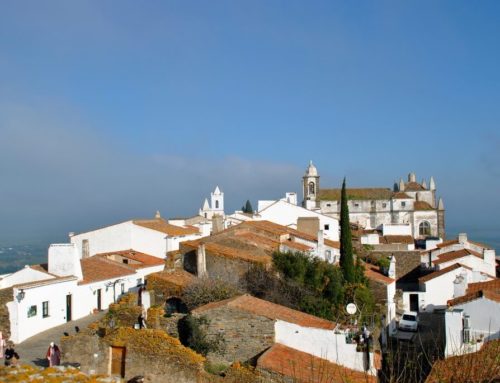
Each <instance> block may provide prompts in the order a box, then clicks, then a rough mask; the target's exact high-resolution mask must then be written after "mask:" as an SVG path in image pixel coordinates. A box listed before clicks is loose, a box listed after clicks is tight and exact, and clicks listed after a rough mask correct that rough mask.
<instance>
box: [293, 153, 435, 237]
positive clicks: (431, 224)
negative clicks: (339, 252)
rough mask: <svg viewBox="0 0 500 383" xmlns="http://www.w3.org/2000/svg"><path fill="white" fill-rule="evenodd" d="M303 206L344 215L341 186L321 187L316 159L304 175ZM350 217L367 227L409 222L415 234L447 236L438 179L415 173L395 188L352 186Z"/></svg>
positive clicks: (348, 194) (414, 235) (350, 189)
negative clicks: (438, 193)
mask: <svg viewBox="0 0 500 383" xmlns="http://www.w3.org/2000/svg"><path fill="white" fill-rule="evenodd" d="M302 180H303V182H302V184H303V193H304V200H303V203H302V204H303V206H304V207H305V208H307V209H309V210H316V211H319V212H321V213H322V214H325V215H328V216H331V217H334V218H337V219H339V218H340V194H341V189H322V188H320V182H319V180H320V176H319V173H318V170H317V169H316V167H315V166H314V165H313V163H312V161H311V162H310V163H309V166H308V167H307V169H306V172H305V175H304V176H303V177H302ZM347 196H348V199H349V201H348V206H349V218H350V221H351V222H352V223H356V224H358V225H359V226H361V227H362V228H364V229H376V228H379V227H380V226H381V225H408V226H409V232H410V233H411V235H412V236H413V237H414V238H419V239H423V238H426V237H435V236H438V237H440V238H444V237H445V222H444V212H445V211H444V204H443V200H442V199H441V198H439V199H437V198H436V183H435V182H434V178H433V177H431V178H430V180H429V185H428V186H427V182H426V181H425V180H423V181H422V182H421V183H418V182H417V181H416V176H415V174H414V173H410V174H409V175H408V181H407V182H404V181H403V179H401V180H400V181H399V183H395V184H394V188H393V189H390V188H348V189H347Z"/></svg>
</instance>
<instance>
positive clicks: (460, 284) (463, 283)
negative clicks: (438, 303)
mask: <svg viewBox="0 0 500 383" xmlns="http://www.w3.org/2000/svg"><path fill="white" fill-rule="evenodd" d="M466 290H467V274H465V273H464V274H460V275H457V276H456V278H455V280H454V281H453V298H458V297H463V296H464V295H465V292H466Z"/></svg>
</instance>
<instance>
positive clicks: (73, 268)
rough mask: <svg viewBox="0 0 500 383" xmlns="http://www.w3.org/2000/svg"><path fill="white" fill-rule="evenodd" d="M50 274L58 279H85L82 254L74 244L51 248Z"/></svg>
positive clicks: (56, 245) (53, 245)
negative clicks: (81, 260)
mask: <svg viewBox="0 0 500 383" xmlns="http://www.w3.org/2000/svg"><path fill="white" fill-rule="evenodd" d="M48 272H49V273H50V274H54V275H57V276H58V277H67V276H70V275H74V276H76V277H78V280H82V279H83V274H82V266H81V264H80V254H79V251H78V248H77V247H76V245H75V244H74V243H70V244H68V243H63V244H51V245H50V246H49V254H48Z"/></svg>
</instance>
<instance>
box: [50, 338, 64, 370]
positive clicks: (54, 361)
mask: <svg viewBox="0 0 500 383" xmlns="http://www.w3.org/2000/svg"><path fill="white" fill-rule="evenodd" d="M47 359H48V361H49V366H50V367H53V366H59V363H61V351H59V347H57V344H55V343H54V342H50V346H49V349H48V350H47Z"/></svg>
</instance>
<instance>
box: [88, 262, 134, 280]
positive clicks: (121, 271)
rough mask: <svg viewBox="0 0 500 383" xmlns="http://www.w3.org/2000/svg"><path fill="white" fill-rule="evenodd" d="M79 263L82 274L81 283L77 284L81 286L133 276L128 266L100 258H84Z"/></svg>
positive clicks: (131, 269) (132, 271) (132, 270)
mask: <svg viewBox="0 0 500 383" xmlns="http://www.w3.org/2000/svg"><path fill="white" fill-rule="evenodd" d="M80 262H81V265H82V273H83V281H80V282H79V284H81V285H84V284H88V283H93V282H98V281H104V280H107V279H117V278H121V277H125V276H127V275H133V274H135V271H134V269H133V268H132V267H130V266H128V265H125V264H121V263H118V262H115V261H110V260H107V259H105V258H101V257H90V258H84V259H82V260H81V261H80Z"/></svg>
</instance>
